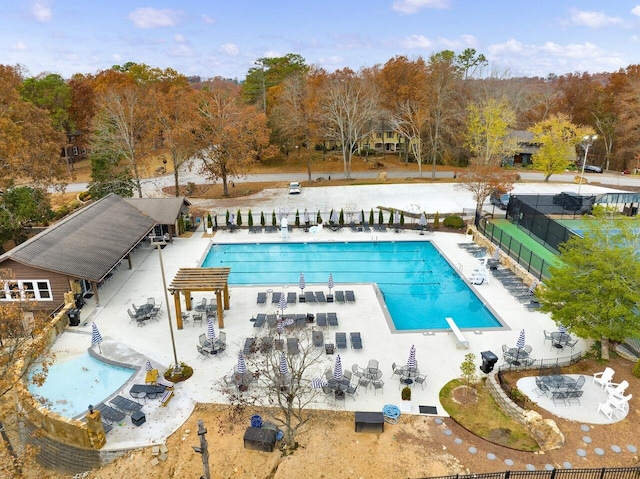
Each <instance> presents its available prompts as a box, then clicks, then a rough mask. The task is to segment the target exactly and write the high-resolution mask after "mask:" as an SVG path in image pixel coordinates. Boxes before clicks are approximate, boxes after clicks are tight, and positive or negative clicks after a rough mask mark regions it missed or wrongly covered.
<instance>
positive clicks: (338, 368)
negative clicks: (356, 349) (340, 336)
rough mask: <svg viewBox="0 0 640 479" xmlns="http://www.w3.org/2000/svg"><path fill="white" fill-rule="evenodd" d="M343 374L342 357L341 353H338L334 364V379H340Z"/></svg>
mask: <svg viewBox="0 0 640 479" xmlns="http://www.w3.org/2000/svg"><path fill="white" fill-rule="evenodd" d="M342 376H344V374H343V372H342V360H341V359H340V355H339V354H338V355H337V356H336V362H335V364H334V365H333V379H335V380H336V381H339V380H340V379H342Z"/></svg>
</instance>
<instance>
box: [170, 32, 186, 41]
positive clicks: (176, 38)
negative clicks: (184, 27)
mask: <svg viewBox="0 0 640 479" xmlns="http://www.w3.org/2000/svg"><path fill="white" fill-rule="evenodd" d="M173 41H174V42H176V43H185V42H186V41H187V40H186V39H185V38H184V35H182V34H180V33H176V34H175V35H174V36H173Z"/></svg>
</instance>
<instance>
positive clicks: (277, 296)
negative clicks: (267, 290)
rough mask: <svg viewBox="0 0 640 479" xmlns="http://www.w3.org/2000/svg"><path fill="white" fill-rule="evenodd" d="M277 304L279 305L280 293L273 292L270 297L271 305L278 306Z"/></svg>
mask: <svg viewBox="0 0 640 479" xmlns="http://www.w3.org/2000/svg"><path fill="white" fill-rule="evenodd" d="M278 303H280V293H278V292H274V293H273V294H272V295H271V304H278Z"/></svg>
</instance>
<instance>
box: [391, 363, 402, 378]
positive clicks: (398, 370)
mask: <svg viewBox="0 0 640 479" xmlns="http://www.w3.org/2000/svg"><path fill="white" fill-rule="evenodd" d="M391 369H392V371H393V373H392V374H391V377H392V378H393V376H398V377H402V376H403V375H404V368H399V367H398V366H396V363H393V364H392V365H391Z"/></svg>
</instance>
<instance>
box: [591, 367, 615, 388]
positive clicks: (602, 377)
mask: <svg viewBox="0 0 640 479" xmlns="http://www.w3.org/2000/svg"><path fill="white" fill-rule="evenodd" d="M614 374H615V371H614V370H613V369H611V368H610V367H606V368H605V369H604V371H602V372H600V373H594V375H593V382H594V383H596V384H599V385H600V386H601V387H602V389H604V388H606V387H607V384H609V383H610V382H611V380H612V379H613V375H614Z"/></svg>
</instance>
